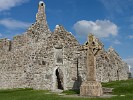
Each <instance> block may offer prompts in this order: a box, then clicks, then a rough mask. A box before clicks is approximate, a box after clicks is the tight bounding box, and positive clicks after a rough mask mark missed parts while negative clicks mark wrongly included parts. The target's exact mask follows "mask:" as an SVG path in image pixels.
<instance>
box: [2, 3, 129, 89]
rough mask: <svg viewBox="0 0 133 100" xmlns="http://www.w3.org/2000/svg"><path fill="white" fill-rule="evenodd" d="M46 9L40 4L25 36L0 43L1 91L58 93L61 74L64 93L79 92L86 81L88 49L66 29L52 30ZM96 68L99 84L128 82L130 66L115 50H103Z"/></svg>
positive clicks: (57, 28) (60, 27)
mask: <svg viewBox="0 0 133 100" xmlns="http://www.w3.org/2000/svg"><path fill="white" fill-rule="evenodd" d="M44 7H45V4H44V3H43V4H42V2H40V3H39V10H38V13H37V15H36V22H35V23H34V24H32V25H31V27H29V28H28V29H27V31H26V32H25V33H24V34H22V35H18V36H15V37H14V39H13V40H11V41H10V40H8V39H1V40H0V89H7V88H34V89H47V90H55V89H57V88H58V87H57V85H58V82H57V81H59V80H58V79H57V72H58V71H59V72H58V73H59V76H58V77H60V81H61V84H62V86H63V89H64V90H67V89H79V87H80V85H81V83H82V81H84V80H86V73H87V72H86V50H81V45H80V44H79V43H78V41H77V40H76V38H75V37H74V36H73V35H72V34H71V33H70V32H68V31H66V29H65V28H64V27H63V26H61V25H57V26H56V28H55V30H54V32H51V31H50V29H49V28H48V25H47V21H46V15H45V13H44V11H45V9H43V8H44ZM96 65H97V66H96V71H97V80H98V81H102V82H109V81H115V80H126V79H128V66H127V64H126V63H125V62H123V61H122V59H121V58H120V57H119V55H118V54H117V53H116V52H115V50H114V49H112V48H110V49H109V50H108V51H105V50H104V48H103V50H102V51H101V53H100V54H99V55H98V56H97V64H96Z"/></svg>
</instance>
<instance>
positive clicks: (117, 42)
mask: <svg viewBox="0 0 133 100" xmlns="http://www.w3.org/2000/svg"><path fill="white" fill-rule="evenodd" d="M113 43H114V44H121V42H120V41H119V40H115V41H114V42H113Z"/></svg>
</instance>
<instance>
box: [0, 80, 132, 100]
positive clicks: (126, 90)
mask: <svg viewBox="0 0 133 100" xmlns="http://www.w3.org/2000/svg"><path fill="white" fill-rule="evenodd" d="M103 86H104V87H112V88H114V92H113V94H115V95H118V96H115V97H112V98H70V97H69V98H68V97H63V96H59V95H57V94H51V93H50V92H48V91H44V90H33V89H12V90H0V100H133V80H128V81H116V82H110V83H104V84H103ZM64 93H66V94H69V95H70V94H75V93H78V91H65V92H64ZM122 95H125V96H122Z"/></svg>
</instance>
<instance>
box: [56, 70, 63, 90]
mask: <svg viewBox="0 0 133 100" xmlns="http://www.w3.org/2000/svg"><path fill="white" fill-rule="evenodd" d="M55 74H56V81H57V82H56V86H57V89H61V90H63V73H62V71H61V70H60V69H56V73H55Z"/></svg>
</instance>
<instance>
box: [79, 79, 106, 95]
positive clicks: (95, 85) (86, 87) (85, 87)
mask: <svg viewBox="0 0 133 100" xmlns="http://www.w3.org/2000/svg"><path fill="white" fill-rule="evenodd" d="M102 95H103V91H102V85H101V83H100V82H97V81H85V82H83V83H82V85H81V87H80V96H90V97H98V96H102Z"/></svg>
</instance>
